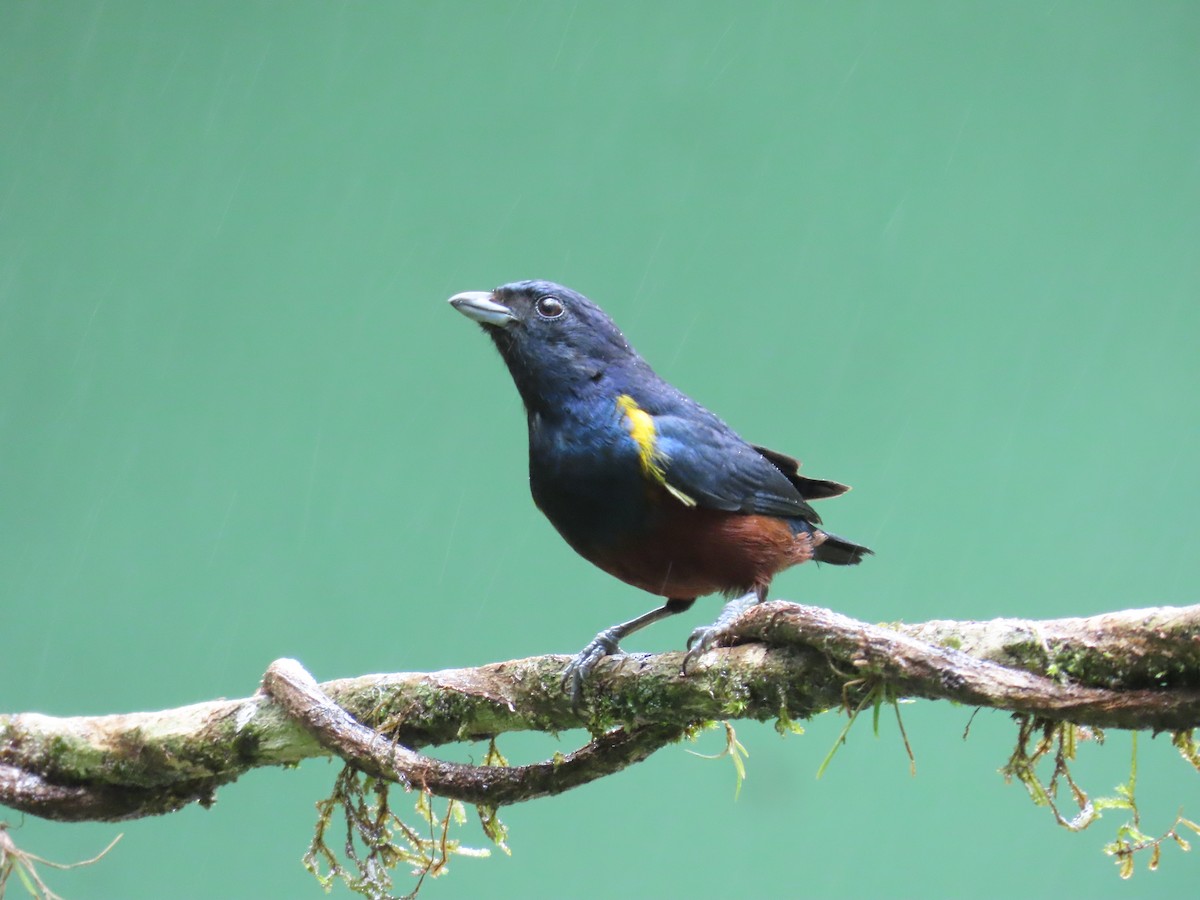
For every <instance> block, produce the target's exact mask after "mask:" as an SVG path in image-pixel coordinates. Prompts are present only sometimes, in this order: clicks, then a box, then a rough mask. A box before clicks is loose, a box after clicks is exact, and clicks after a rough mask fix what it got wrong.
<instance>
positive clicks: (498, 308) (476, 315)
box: [450, 291, 517, 328]
mask: <svg viewBox="0 0 1200 900" xmlns="http://www.w3.org/2000/svg"><path fill="white" fill-rule="evenodd" d="M450 305H451V306H453V307H454V308H455V309H457V310H458V311H459V312H460V313H462V314H463V315H464V316H466V317H467V318H468V319H474V320H475V321H476V322H479V323H480V324H481V325H494V326H496V327H497V328H503V327H504V326H506V325H508V324H509V323H510V322H515V321H517V317H516V315H514V314H513V311H512V310H511V309H509V308H508V307H507V306H505V305H503V304H502V303H497V302H496V301H495V300H493V299H492V295H491V293H490V292H489V291H463V293H461V294H455V295H454V296H453V297H451V298H450Z"/></svg>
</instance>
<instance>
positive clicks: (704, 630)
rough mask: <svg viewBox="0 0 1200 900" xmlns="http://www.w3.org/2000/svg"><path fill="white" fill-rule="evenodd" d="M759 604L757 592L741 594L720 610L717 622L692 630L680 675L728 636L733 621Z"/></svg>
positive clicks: (759, 598) (684, 673)
mask: <svg viewBox="0 0 1200 900" xmlns="http://www.w3.org/2000/svg"><path fill="white" fill-rule="evenodd" d="M760 602H761V597H760V596H759V594H758V592H757V591H751V592H750V593H748V594H743V595H742V596H741V597H735V598H734V599H732V600H730V601H729V602H728V603H726V604H725V606H724V607H722V608H721V614H720V615H718V616H717V621H715V622H713V623H712V624H711V625H701V626H700V627H699V628H696V629H694V630H693V631H692V633H691V635H690V636H689V637H688V641H687V646H688V652H687V653H686V654H685V655H684V657H683V664H682V665H681V666H680V673H681V674H683V675H686V674H687V671H688V666H690V665H691V664H692V663H694V662H695V661H696V660H697V659H698V658H699V657H700V655H701V654H702V653H704V652H705V651H707V650H709V649H710V648H711V647H713V646H714V645H716V644H717V643H718V642H719V641H720V640H722V639H723V638H725V637H727V636H728V632H729V626H730V624H731V623H732V622H733V621H734V619H736V618H737V617H738V616H740V615H741V614H742V613H744V612H745V611H746V610H748V609H749V608H750V607H752V606H754V604H756V603H760Z"/></svg>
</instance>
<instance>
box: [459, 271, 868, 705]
mask: <svg viewBox="0 0 1200 900" xmlns="http://www.w3.org/2000/svg"><path fill="white" fill-rule="evenodd" d="M449 302H450V305H451V306H453V307H454V308H455V309H456V310H457V311H458V312H460V313H462V314H463V315H465V316H466V317H467V318H469V319H472V320H474V321H475V322H477V323H479V325H480V326H481V327H482V328H483V330H484V332H486V333H487V335H488V336H489V337H490V338H491V339H492V342H493V343H494V344H495V346H496V349H497V350H499V352H500V357H501V358H502V359H503V361H504V363H505V364H506V366H507V367H508V371H509V374H510V375H511V376H512V380H513V382H514V384H515V385H516V388H517V392H518V393H519V394H520V396H521V400H522V402H523V404H524V407H525V414H526V420H527V425H528V430H529V487H530V492H531V493H532V495H533V500H534V503H535V504H536V505H537V507H538V508H539V509H540V510H541V511H542V512H543V513H544V514H545V515H546V517H547V518H548V519H549V520H550V523H551V524H552V525H553V526H554V528H555V529H556V530H557V531H558V533H559V534H560V535H561V536H562V537H563V539H564V540H565V541H566V542H567V544H569V545H570V546H571V547H572V548H573V549H574V550H575V551H576V552H577V553H578V554H579V555H580V556H582V557H583V558H584V559H586V560H588V561H589V562H591V563H593V564H595V565H596V566H598V567H599V568H600V569H602V570H604V571H605V572H607V573H608V574H610V575H612V576H614V577H616V578H618V579H620V580H621V581H624V582H625V583H627V584H630V585H633V586H634V587H637V588H641V589H642V590H644V591H647V592H649V593H650V594H654V595H656V596H659V597H662V598H664V602H663V603H662V604H661V605H660V606H658V607H656V608H654V609H652V610H650V611H649V612H646V613H643V614H642V615H639V616H637V617H635V618H633V619H630V620H628V621H624V622H620V623H618V624H616V625H613V626H611V627H608V628H605V629H603V630H602V631H600V632H599V633H598V634H597V635H596V636H595V637H594V638H593V639H592V640H591V641H590V642H589V643H588V644H587V645H585V646H584V648H583V649H582V650H581V651H580V652H579V653H578V654H576V655H575V656H574V657H573V658H572V659H571V661H570V662H569V663H568V665H567V666H566V668H565V669H564V673H563V684H564V687H565V685H566V684H567V682H568V681H571V682H572V695H573V697H574V699H575V701H576V704H578V702H579V700H580V697H581V695H582V691H583V689H584V684H585V682H586V681H587V679H588V676H589V675H590V674H591V672H592V670H593V669H594V668H595V666H596V665H597V663H599V661H600V660H601V659H603V658H604V657H605V656H608V655H612V654H620V653H621V650H620V642H621V641H622V640H624V639H625V638H626V637H628V636H629V635H630V634H632V633H634V632H635V631H638V630H639V629H642V628H644V627H646V626H647V625H650V624H652V623H654V622H658V621H660V620H662V619H665V618H668V617H670V616H673V615H676V614H678V613H681V612H684V611H686V610H688V609H689V608H691V606H692V605H693V604H694V603H695V601H696V599H697V598H698V597H701V596H705V595H708V594H715V593H721V594H724V595H725V596H726V597H727V598H732V599H730V600H729V602H728V603H727V604H726V605H725V607H724V608H723V609H722V611H721V613H720V615H719V616H718V617H717V620H716V621H715V622H714V623H713V624H712V625H709V626H704V627H701V628H697V629H695V630H694V631H693V632H692V633H691V635H690V637H689V639H688V654H687V655H686V656H685V658H684V661H683V666H682V668H683V673H684V674H685V675H686V673H687V666H688V664H689V662H691V661H692V660H694V659H695V658H696V656H697V654H699V653H701V652H703V651H704V650H706V649H708V648H709V647H710V646H712V645H713V644H714V643H715V642H716V641H717V640H718V639H719V638H720V637H721V635H722V633H723V629H725V627H726V626H728V625H729V623H730V622H732V621H733V620H734V619H735V618H737V616H738V615H740V614H741V613H742V612H743V611H745V610H746V609H748V608H749V607H750V606H753V605H754V604H756V603H762V602H764V601H765V600H766V599H767V594H768V590H769V588H770V585H771V580H772V579H773V578H774V577H775V575H776V574H778V573H779V572H781V571H783V570H784V569H787V568H789V567H791V566H794V565H798V564H800V563H804V562H807V561H809V560H815V561H816V562H821V563H829V564H831V565H835V566H852V565H857V564H858V563H860V562H861V561H862V559H863V558H864V557H865V556H867V555H869V554H871V553H872V552H873V551H872V550H870V549H869V548H867V547H865V546H863V545H861V544H857V543H854V542H853V541H850V540H847V539H845V538H842V537H838V536H837V535H835V534H833V533H831V532H829V531H826V530H824V529H823V528H822V527H820V526H821V518H820V516H819V515H817V513H816V511H815V510H814V509H813V508H812V506H811V503H810V501H815V500H823V499H825V498H828V497H835V496H838V495H840V494H843V493H845V492H846V491H848V490H849V487H847V486H846V485H844V484H841V483H839V482H836V481H828V480H824V479H819V478H809V477H807V476H804V475H801V474H800V463H799V461H798V460H796V459H795V458H793V457H791V456H788V455H786V454H783V453H779V452H776V451H774V450H769V449H767V448H765V447H761V446H758V445H755V444H751V443H749V442H747V441H746V440H744V439H742V438H741V437H740V436H739V435H738V434H737V433H736V432H735V431H734V430H733V429H732V428H730V427H729V426H728V425H726V424H725V422H723V421H722V420H721V419H720V418H718V417H717V416H716V415H715V414H713V413H712V412H710V411H709V410H707V409H706V408H705V407H703V406H701V405H700V404H699V403H697V402H696V401H695V400H693V399H692V398H691V397H689V396H687V395H686V394H684V393H683V392H682V391H680V390H678V389H677V388H675V387H674V386H672V385H671V384H670V383H668V382H667V381H665V380H664V379H662V378H661V377H659V376H658V375H657V374H656V373H655V371H654V370H653V369H652V368H651V367H650V365H649V364H648V363H647V362H646V361H645V360H644V359H643V358H642V357H641V356H640V355H639V354H638V353H637V351H636V350H634V349H633V347H632V346H631V345H630V344H629V342H628V341H627V340H626V338H625V336H624V335H623V334H622V333H621V330H620V329H619V328H618V327H617V325H616V324H615V323H614V322H613V320H612V319H611V318H610V317H609V316H608V314H607V313H605V312H604V311H603V310H602V309H601V308H600V307H599V306H598V305H596V304H595V303H593V302H592V301H591V300H589V299H588V298H587V297H585V296H584V295H583V294H581V293H578V292H577V291H574V290H571V289H570V288H567V287H564V286H563V285H560V284H555V283H554V282H550V281H538V280H534V281H517V282H513V283H510V284H505V285H502V286H500V287H498V288H496V289H495V290H492V291H466V292H463V293H459V294H455V295H454V296H453V297H451V298H450V299H449Z"/></svg>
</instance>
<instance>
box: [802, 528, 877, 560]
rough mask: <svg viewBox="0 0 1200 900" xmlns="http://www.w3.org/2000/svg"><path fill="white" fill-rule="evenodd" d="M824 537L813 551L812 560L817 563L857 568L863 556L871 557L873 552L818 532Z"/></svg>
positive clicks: (840, 538)
mask: <svg viewBox="0 0 1200 900" xmlns="http://www.w3.org/2000/svg"><path fill="white" fill-rule="evenodd" d="M818 533H819V534H823V535H824V536H825V540H823V541H822V542H821V543H820V544H817V547H816V549H815V550H814V551H813V559H815V560H816V561H817V562H823V563H829V564H830V565H831V566H857V565H858V564H859V563H860V562H862V561H863V557H864V556H871V555H872V554H873V553H874V551H873V550H871V548H870V547H864V546H863V545H862V544H856V543H854V542H853V541H848V540H846V539H845V538H843V537H838V536H837V535H836V534H830V533H829V532H828V531H821V532H818Z"/></svg>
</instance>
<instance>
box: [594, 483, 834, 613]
mask: <svg viewBox="0 0 1200 900" xmlns="http://www.w3.org/2000/svg"><path fill="white" fill-rule="evenodd" d="M823 537H824V535H823V534H822V533H821V532H820V531H817V530H816V529H813V533H809V532H808V531H807V530H803V529H802V530H800V531H799V532H798V533H796V532H793V530H792V526H791V525H790V524H789V523H788V522H787V520H785V519H777V518H775V517H773V516H759V515H743V514H740V513H730V512H722V511H720V510H713V509H702V508H697V507H685V506H683V505H682V504H679V505H675V506H673V508H672V509H671V512H670V513H669V514H668V515H666V516H664V517H663V518H662V519H661V520H660V521H659V522H657V523H656V524H655V525H654V527H653V528H651V529H650V530H648V531H645V532H643V533H641V534H640V535H638V536H636V537H633V536H631V537H629V538H628V539H625V540H622V541H620V542H619V543H617V544H613V545H610V546H608V547H604V548H591V552H590V553H585V554H584V555H585V556H587V557H588V558H589V559H590V560H591V561H592V562H593V563H595V564H596V565H597V566H599V567H600V568H601V569H603V570H604V571H606V572H608V573H609V574H610V575H613V576H615V577H616V578H620V579H621V580H622V581H624V582H626V583H628V584H632V585H634V586H635V587H639V588H641V589H642V590H644V591H649V592H650V593H651V594H657V595H659V596H662V597H678V598H690V597H700V596H703V595H705V594H713V593H717V592H721V593H724V594H729V595H735V594H742V593H745V592H747V591H750V590H752V589H755V588H765V587H766V586H767V585H768V584H770V582H771V579H772V578H773V577H774V576H775V574H776V573H777V572H780V571H782V570H783V569H786V568H788V567H789V566H794V565H796V564H797V563H802V562H804V561H805V560H809V559H812V556H813V548H814V545H815V544H817V543H820V541H821V539H822V538H823Z"/></svg>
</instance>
